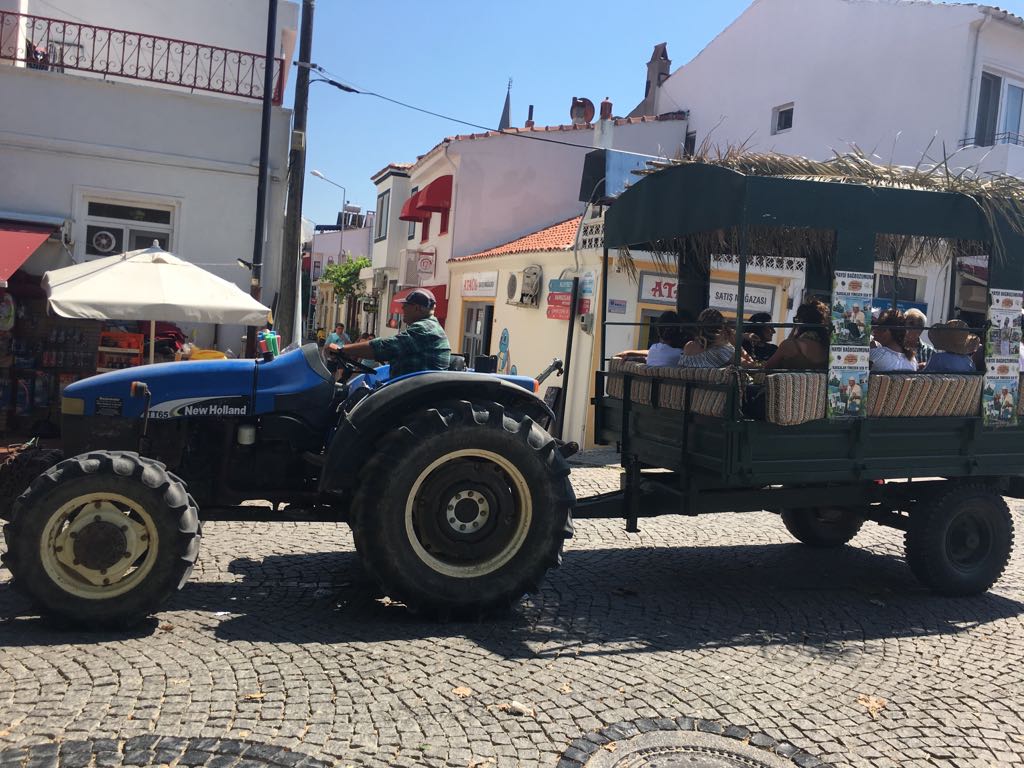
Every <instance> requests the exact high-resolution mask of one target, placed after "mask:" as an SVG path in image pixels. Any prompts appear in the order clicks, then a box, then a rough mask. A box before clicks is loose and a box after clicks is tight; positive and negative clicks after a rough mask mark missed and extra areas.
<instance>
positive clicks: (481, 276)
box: [462, 272, 498, 296]
mask: <svg viewBox="0 0 1024 768" xmlns="http://www.w3.org/2000/svg"><path fill="white" fill-rule="evenodd" d="M462 295H463V296H497V295H498V273H497V272H467V273H466V274H464V275H463V276H462Z"/></svg>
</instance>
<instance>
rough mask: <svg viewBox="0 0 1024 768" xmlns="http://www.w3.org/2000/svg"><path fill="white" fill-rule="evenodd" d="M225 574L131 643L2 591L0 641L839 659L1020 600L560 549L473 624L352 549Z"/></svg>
mask: <svg viewBox="0 0 1024 768" xmlns="http://www.w3.org/2000/svg"><path fill="white" fill-rule="evenodd" d="M228 570H229V571H230V572H231V573H234V574H236V575H237V576H240V577H241V580H240V581H236V582H211V581H206V582H195V581H194V582H192V583H190V584H189V585H187V586H186V587H185V589H184V590H183V591H182V592H181V593H179V594H178V595H176V596H175V597H174V598H172V599H171V601H170V602H169V603H168V605H167V607H166V609H165V612H164V613H162V614H161V615H160V618H159V621H152V622H149V623H148V624H146V625H143V626H142V627H139V628H137V629H135V630H133V631H132V632H131V633H113V632H100V633H86V632H81V631H73V632H72V631H55V630H54V629H53V628H52V627H51V626H50V625H48V624H47V623H45V622H43V621H41V620H39V619H26V618H16V617H18V616H24V615H26V614H27V613H28V612H29V611H30V607H29V606H28V604H27V603H26V602H25V601H24V600H23V599H22V598H20V597H19V596H17V595H16V594H15V593H14V591H13V589H12V588H11V586H10V585H9V584H0V646H26V645H50V644H67V643H98V642H110V641H114V640H123V639H126V638H128V637H142V636H145V635H146V634H149V633H152V632H154V631H156V630H157V629H158V627H159V624H160V622H172V623H173V622H175V621H176V619H175V613H176V612H199V614H200V615H201V616H203V618H204V623H205V624H206V625H207V626H208V627H210V628H211V631H212V632H213V633H214V635H215V636H216V637H217V638H218V639H221V640H224V641H229V642H230V641H238V640H243V641H250V642H284V643H298V644H304V643H346V642H359V643H373V642H377V641H396V640H403V639H412V640H422V639H430V638H437V639H443V638H448V637H466V638H468V639H470V640H472V641H473V642H476V643H478V644H479V645H480V646H481V647H483V648H485V649H487V650H489V651H490V652H492V653H495V654H497V655H500V656H502V657H505V658H509V659H518V658H536V657H544V656H556V655H559V654H563V653H566V652H572V653H574V654H576V655H581V656H600V655H604V654H615V653H621V652H622V650H623V645H627V646H629V650H630V651H631V652H643V651H644V650H651V651H665V650H688V649H696V648H702V649H707V648H715V647H722V646H729V647H736V646H745V645H749V646H763V645H773V646H777V645H787V644H791V645H798V646H805V647H808V648H810V649H811V650H815V651H817V652H835V653H843V652H846V651H847V650H849V649H850V648H851V647H856V646H858V645H860V644H862V643H864V642H865V641H870V640H873V639H882V638H899V637H908V636H929V635H943V634H955V633H958V632H962V631H964V630H966V629H969V628H971V627H975V626H978V625H983V624H986V623H990V622H995V621H999V620H1003V619H1007V618H1011V617H1015V616H1018V615H1019V614H1021V613H1022V612H1024V605H1022V604H1021V603H1020V602H1018V601H1016V600H1011V599H1008V598H1005V597H1002V596H1000V595H998V594H994V593H988V594H985V595H980V596H978V597H972V598H958V599H951V598H940V597H935V596H933V595H931V594H929V593H928V592H926V591H925V590H924V589H923V588H922V587H920V586H919V585H918V584H917V582H916V581H915V580H914V578H913V576H912V575H911V574H910V572H909V570H908V569H907V567H906V565H905V564H904V563H903V561H902V559H901V558H898V557H895V556H891V555H886V554H880V553H878V552H873V551H869V550H865V549H858V548H856V547H844V548H841V549H839V550H831V551H821V550H810V549H808V548H806V547H803V546H801V545H798V544H769V545H747V546H706V547H659V548H653V547H652V548H627V549H589V550H571V551H569V552H567V553H566V555H565V558H564V563H563V565H562V568H561V569H559V570H557V571H554V572H553V573H552V574H551V575H550V576H549V578H548V579H547V581H546V582H545V583H544V586H543V588H542V590H541V592H540V593H539V594H537V595H533V596H531V597H530V598H528V599H527V600H526V601H524V602H523V603H522V604H520V605H519V606H517V607H516V608H515V609H513V610H512V611H511V612H510V613H508V614H505V615H504V616H501V617H491V618H485V619H483V620H481V621H478V622H445V623H439V622H432V621H425V620H422V619H419V618H417V617H416V616H414V615H412V614H410V613H409V611H407V610H406V609H405V607H404V606H402V605H401V604H399V603H392V602H391V601H389V600H387V599H386V598H383V597H381V595H380V593H379V592H378V590H377V589H376V587H375V585H373V584H372V583H370V582H369V580H368V577H367V576H366V574H365V572H364V571H363V569H362V567H361V565H360V563H359V561H358V558H357V556H356V555H355V554H354V553H352V552H321V553H307V554H296V555H275V556H271V557H267V558H265V559H264V560H262V561H255V560H250V559H237V560H234V561H232V563H231V565H230V566H229V569H228ZM998 586H999V585H998V584H997V587H996V588H997V590H998ZM194 615H195V614H194V613H190V614H189V616H190V618H189V621H190V622H192V623H194V621H195V619H194ZM222 617H223V618H222ZM206 620H208V621H206ZM567 649H569V650H568V651H567Z"/></svg>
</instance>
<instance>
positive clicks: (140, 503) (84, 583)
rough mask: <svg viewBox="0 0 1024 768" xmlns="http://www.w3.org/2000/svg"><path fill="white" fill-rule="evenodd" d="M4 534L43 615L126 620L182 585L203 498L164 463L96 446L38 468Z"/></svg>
mask: <svg viewBox="0 0 1024 768" xmlns="http://www.w3.org/2000/svg"><path fill="white" fill-rule="evenodd" d="M4 537H5V539H6V541H7V553H6V555H5V556H4V563H5V564H6V565H7V567H8V568H9V569H10V570H11V573H12V574H13V576H14V584H15V585H16V586H17V587H18V588H19V589H20V590H21V591H23V592H24V593H25V594H27V595H28V596H29V597H30V598H31V599H32V600H33V601H34V602H35V603H36V605H37V606H38V607H39V608H40V610H41V611H42V613H43V614H44V615H46V616H50V617H55V618H58V619H61V620H64V621H67V622H70V623H73V624H77V625H84V626H90V627H96V626H102V627H109V626H118V627H120V626H126V625H130V624H132V623H135V622H137V621H139V620H141V619H143V618H145V617H146V616H148V615H150V614H151V613H153V612H154V611H155V610H156V609H157V607H158V606H159V605H160V603H162V602H163V601H164V600H165V599H166V598H167V597H168V596H170V595H171V594H172V593H173V592H175V591H176V590H178V589H180V588H181V586H182V585H183V584H184V583H185V581H186V580H187V579H188V576H189V574H190V573H191V572H192V566H193V565H194V563H195V561H196V556H197V555H198V553H199V540H200V537H201V532H200V527H199V517H198V509H197V507H196V504H195V501H194V500H193V499H192V497H191V496H190V495H189V493H188V491H187V490H186V489H185V485H184V483H182V481H181V480H179V479H178V478H177V477H175V476H174V475H173V474H171V473H170V472H168V471H167V469H166V467H164V465H163V464H161V463H160V462H157V461H153V460H151V459H146V458H143V457H141V456H139V455H138V454H136V453H129V452H121V451H96V452H92V453H87V454H82V455H81V456H75V457H74V458H71V459H67V460H66V461H62V462H60V463H59V464H57V465H56V466H54V467H51V468H50V469H49V470H47V471H46V472H45V473H43V474H42V475H40V476H39V477H37V478H36V479H35V480H34V481H33V482H32V485H31V486H30V487H29V489H28V490H27V491H25V493H24V494H22V495H21V497H20V498H19V499H18V501H17V502H16V503H15V507H14V514H13V517H12V520H11V522H10V523H8V524H7V525H5V526H4Z"/></svg>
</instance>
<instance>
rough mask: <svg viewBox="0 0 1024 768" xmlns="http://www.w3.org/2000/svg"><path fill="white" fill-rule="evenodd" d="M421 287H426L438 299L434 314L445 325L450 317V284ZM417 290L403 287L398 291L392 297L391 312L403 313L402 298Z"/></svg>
mask: <svg viewBox="0 0 1024 768" xmlns="http://www.w3.org/2000/svg"><path fill="white" fill-rule="evenodd" d="M420 287H421V288H426V289H427V290H428V291H430V292H431V293H432V294H434V299H436V300H437V306H436V307H434V315H435V316H436V317H437V321H438V322H439V323H440V324H441V325H444V321H445V319H446V318H447V317H448V286H447V285H423V286H420ZM415 290H416V289H415V288H403V289H402V290H400V291H399V292H398V293H396V294H395V295H394V297H393V298H392V299H391V308H390V314H392V315H400V314H402V300H403V299H404V298H405V297H406V296H408V295H409V294H410V293H412V292H413V291H415Z"/></svg>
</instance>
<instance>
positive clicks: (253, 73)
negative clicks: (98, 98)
mask: <svg viewBox="0 0 1024 768" xmlns="http://www.w3.org/2000/svg"><path fill="white" fill-rule="evenodd" d="M5 61H9V62H12V63H13V64H14V65H15V66H23V67H27V68H29V69H39V70H47V71H50V72H65V71H73V72H81V73H85V74H87V75H93V76H98V77H102V78H104V79H113V80H136V81H139V80H141V81H145V82H149V83H155V84H159V85H167V86H174V87H178V88H185V89H188V90H190V91H205V92H209V93H219V94H224V95H227V96H238V97H242V98H247V99H262V98H263V79H264V73H265V71H266V66H267V58H266V56H263V55H261V54H258V53H250V52H247V51H238V50H234V49H230V48H221V47H218V46H214V45H205V44H203V43H196V42H189V41H186V40H176V39H174V38H170V37H160V36H158V35H150V34H145V33H140V32H130V31H127V30H123V29H112V28H109V27H99V26H95V25H92V24H83V23H80V22H76V21H65V20H63V19H51V18H46V17H44V16H33V15H30V14H24V13H13V12H10V11H0V63H3V62H5ZM272 66H273V67H274V92H273V94H272V100H273V102H274V103H275V104H280V103H281V99H282V96H283V95H284V83H283V73H284V60H283V59H280V58H277V59H274V62H273V65H272Z"/></svg>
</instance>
